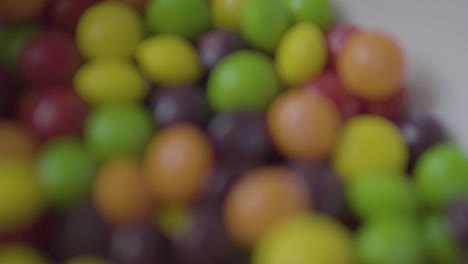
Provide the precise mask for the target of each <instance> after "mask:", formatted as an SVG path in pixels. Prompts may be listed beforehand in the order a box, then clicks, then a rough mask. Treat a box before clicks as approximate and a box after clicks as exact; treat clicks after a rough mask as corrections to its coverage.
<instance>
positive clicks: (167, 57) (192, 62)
mask: <svg viewBox="0 0 468 264" xmlns="http://www.w3.org/2000/svg"><path fill="white" fill-rule="evenodd" d="M135 56H136V59H137V62H138V64H139V65H140V67H141V69H142V70H143V72H145V73H146V75H147V76H148V77H149V78H150V79H151V80H152V81H154V82H156V83H157V84H161V85H188V84H194V83H195V82H197V81H198V80H199V79H200V78H201V75H202V66H201V63H200V59H199V58H198V55H197V52H196V50H195V48H194V47H192V45H191V44H190V42H188V41H187V40H185V39H183V38H181V37H178V36H176V35H166V34H162V35H157V36H154V37H151V38H149V39H146V40H144V41H143V42H141V43H140V44H139V46H138V48H137V50H136V55H135Z"/></svg>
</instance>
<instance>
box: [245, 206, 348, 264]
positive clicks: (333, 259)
mask: <svg viewBox="0 0 468 264" xmlns="http://www.w3.org/2000/svg"><path fill="white" fill-rule="evenodd" d="M353 250H354V246H353V241H352V238H351V234H350V233H349V231H348V230H346V228H345V227H344V226H342V225H341V224H339V223H338V222H336V221H335V220H333V219H331V218H329V217H327V216H323V215H320V214H316V215H305V216H301V217H297V218H294V219H291V220H290V221H287V222H285V223H283V224H281V225H279V226H278V227H277V228H276V229H274V230H273V231H272V232H270V233H269V234H268V235H267V236H266V237H265V238H264V239H263V240H261V241H260V243H259V244H258V245H257V246H256V247H255V250H254V256H253V262H252V263H253V264H284V263H295V264H308V263H321V264H351V263H354V253H353Z"/></svg>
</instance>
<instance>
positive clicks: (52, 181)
mask: <svg viewBox="0 0 468 264" xmlns="http://www.w3.org/2000/svg"><path fill="white" fill-rule="evenodd" d="M38 166H39V179H40V182H41V186H42V188H44V191H45V192H46V194H47V198H48V200H49V201H50V202H51V203H52V205H53V206H54V207H56V208H70V207H73V206H76V205H77V204H80V203H82V202H84V201H85V200H86V199H87V197H88V196H89V194H90V193H91V189H92V183H93V179H94V172H95V163H94V161H93V160H92V159H91V157H90V156H89V154H88V153H87V152H86V150H85V149H84V147H83V146H82V144H81V142H80V141H79V140H78V139H75V138H58V139H55V140H53V141H51V142H50V143H48V144H47V145H45V146H44V147H43V149H42V150H41V153H40V155H39V161H38Z"/></svg>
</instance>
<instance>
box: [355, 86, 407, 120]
mask: <svg viewBox="0 0 468 264" xmlns="http://www.w3.org/2000/svg"><path fill="white" fill-rule="evenodd" d="M407 100H408V94H407V91H406V89H405V88H401V89H400V90H399V91H398V92H397V93H396V94H395V95H393V96H392V97H390V98H388V99H386V100H383V101H378V102H365V103H364V109H365V110H364V111H365V112H366V113H369V114H374V115H380V116H383V117H386V118H388V119H390V120H397V119H399V118H400V117H402V115H403V114H404V113H405V112H406V110H407Z"/></svg>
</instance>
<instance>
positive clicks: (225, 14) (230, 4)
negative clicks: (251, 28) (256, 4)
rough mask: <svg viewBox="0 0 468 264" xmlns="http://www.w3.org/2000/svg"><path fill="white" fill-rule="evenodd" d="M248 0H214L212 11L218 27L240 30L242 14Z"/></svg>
mask: <svg viewBox="0 0 468 264" xmlns="http://www.w3.org/2000/svg"><path fill="white" fill-rule="evenodd" d="M245 3H246V0H212V1H211V12H212V16H213V24H214V26H215V27H216V28H221V29H227V30H230V31H234V32H239V31H240V29H241V19H242V17H241V14H242V9H243V7H244V5H245Z"/></svg>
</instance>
